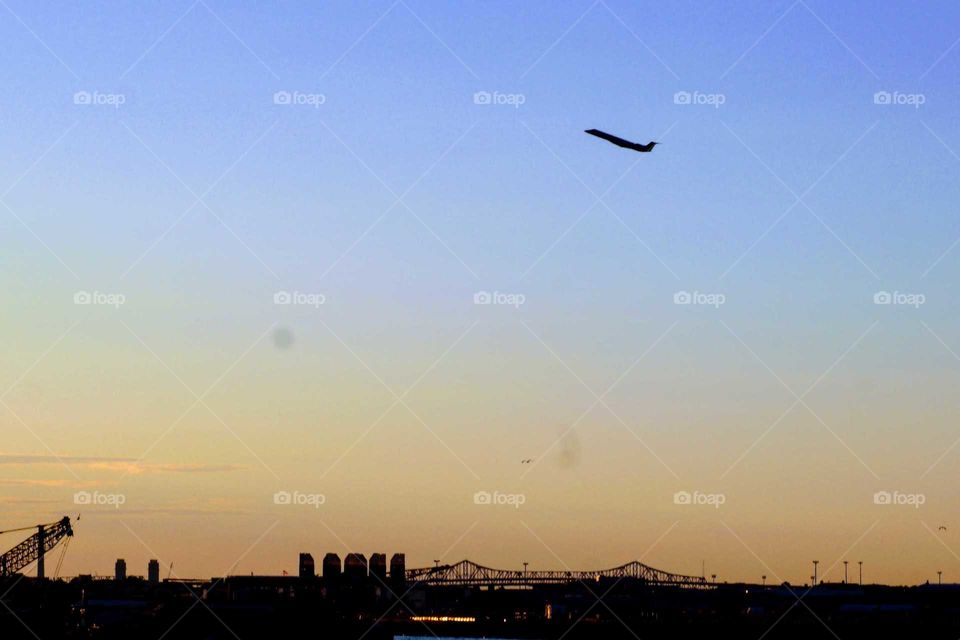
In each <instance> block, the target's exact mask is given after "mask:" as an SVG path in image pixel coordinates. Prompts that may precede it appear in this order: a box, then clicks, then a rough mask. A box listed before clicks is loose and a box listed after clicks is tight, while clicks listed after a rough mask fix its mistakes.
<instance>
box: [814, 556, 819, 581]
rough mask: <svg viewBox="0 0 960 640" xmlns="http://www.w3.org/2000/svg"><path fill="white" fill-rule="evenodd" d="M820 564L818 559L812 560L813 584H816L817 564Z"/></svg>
mask: <svg viewBox="0 0 960 640" xmlns="http://www.w3.org/2000/svg"><path fill="white" fill-rule="evenodd" d="M818 564H820V561H819V560H814V561H813V586H817V565H818Z"/></svg>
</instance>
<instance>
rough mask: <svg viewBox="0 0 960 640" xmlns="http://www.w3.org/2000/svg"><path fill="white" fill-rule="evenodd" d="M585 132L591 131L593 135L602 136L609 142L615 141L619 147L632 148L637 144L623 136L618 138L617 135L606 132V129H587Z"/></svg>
mask: <svg viewBox="0 0 960 640" xmlns="http://www.w3.org/2000/svg"><path fill="white" fill-rule="evenodd" d="M584 133H589V134H590V135H592V136H596V137H598V138H602V139H603V140H606V141H607V142H610V143H613V144H615V145H617V146H618V147H625V148H627V149H632V148H634V147H635V146H636V145H635V144H634V143H632V142H630V141H629V140H624V139H623V138H618V137H617V136H614V135H610V134H609V133H606V132H604V131H600V130H599V129H587V130H586V131H584Z"/></svg>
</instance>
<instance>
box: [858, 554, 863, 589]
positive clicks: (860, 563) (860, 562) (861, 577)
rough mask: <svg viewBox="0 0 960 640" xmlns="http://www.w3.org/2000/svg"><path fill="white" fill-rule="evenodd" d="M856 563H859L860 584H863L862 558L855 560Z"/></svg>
mask: <svg viewBox="0 0 960 640" xmlns="http://www.w3.org/2000/svg"><path fill="white" fill-rule="evenodd" d="M857 564H858V565H860V586H861V587H862V586H863V560H857Z"/></svg>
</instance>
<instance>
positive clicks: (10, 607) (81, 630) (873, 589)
mask: <svg viewBox="0 0 960 640" xmlns="http://www.w3.org/2000/svg"><path fill="white" fill-rule="evenodd" d="M351 555H354V554H351ZM361 557H362V556H358V557H354V558H352V559H350V561H349V562H348V563H345V564H344V570H343V571H342V572H340V571H336V572H334V563H333V560H332V558H329V557H328V558H326V559H325V561H324V566H325V568H326V569H327V571H328V575H322V576H316V575H314V574H313V571H312V568H313V564H312V558H302V559H301V575H299V576H290V577H287V576H230V577H226V578H216V579H211V580H169V579H168V580H165V581H162V582H151V581H150V580H144V579H141V578H136V577H128V578H125V579H123V580H117V579H100V578H93V577H90V576H82V577H79V578H73V579H71V580H69V581H66V580H45V579H35V578H25V577H23V576H9V577H6V578H2V579H0V594H5V595H3V597H2V601H0V604H2V605H3V606H0V638H3V639H4V640H6V639H8V638H9V639H11V640H19V639H21V638H23V639H25V640H36V638H40V639H42V640H47V639H56V638H69V639H98V638H99V639H104V640H108V639H114V638H124V639H129V638H136V639H138V640H140V639H143V640H148V639H155V640H159V639H161V638H164V639H177V638H198V639H200V638H202V639H224V640H230V639H236V638H241V639H243V640H246V639H247V638H250V639H254V638H271V639H272V638H284V637H304V638H336V639H339V638H343V639H350V640H359V639H360V638H369V639H371V640H386V639H393V638H397V637H423V638H435V637H438V638H443V639H445V638H481V637H486V638H506V639H528V638H529V639H534V638H541V639H544V640H559V639H560V638H569V639H571V640H579V639H587V638H589V639H591V640H595V639H600V640H604V639H609V640H618V639H621V638H623V639H627V638H630V639H633V640H635V639H636V638H643V639H647V638H706V637H723V638H726V637H731V638H755V639H759V638H761V637H763V638H790V639H792V638H797V639H800V638H803V639H809V638H841V639H843V640H847V639H848V638H871V639H876V638H916V637H924V638H957V637H960V585H921V586H915V587H890V586H882V585H864V586H863V587H860V586H858V585H849V584H821V585H817V586H816V587H814V588H812V589H810V588H808V587H792V586H790V585H788V584H783V585H779V586H761V585H748V584H710V583H707V582H705V581H703V580H702V579H696V580H695V581H694V582H692V583H689V584H670V583H663V584H661V583H657V582H654V581H652V580H650V579H648V578H645V577H643V576H633V575H626V574H624V575H619V576H617V577H613V576H607V575H603V574H604V573H605V572H597V573H595V574H590V573H584V574H573V573H570V574H567V575H568V579H567V580H563V579H561V576H562V575H563V574H561V573H558V572H550V576H549V577H550V580H543V581H542V582H540V583H537V580H540V578H538V577H537V576H542V574H543V573H546V572H501V573H486V572H484V571H479V569H485V568H483V567H478V565H473V564H472V563H469V565H464V564H463V563H459V564H458V565H448V566H439V567H432V568H428V569H413V570H404V569H403V566H402V565H403V562H402V556H399V560H397V561H395V562H392V563H391V568H394V569H396V571H393V572H390V573H387V572H386V570H385V566H384V565H385V560H384V558H382V557H379V555H378V556H377V557H376V558H375V559H374V558H373V557H371V562H370V563H369V564H370V570H368V571H364V570H363V568H362V567H361V566H358V565H357V563H358V562H360V558H361ZM626 566H629V565H624V567H626ZM336 568H339V562H337V563H336ZM618 569H621V568H618ZM486 571H487V572H489V571H495V570H490V569H486ZM611 571H614V570H611ZM394 574H396V575H394ZM511 576H512V578H511ZM408 577H409V578H410V579H408ZM497 577H500V578H504V577H505V578H508V579H510V580H509V582H512V583H513V584H501V585H498V584H484V583H483V581H484V580H490V581H493V580H494V579H495V578H497ZM451 582H453V584H451Z"/></svg>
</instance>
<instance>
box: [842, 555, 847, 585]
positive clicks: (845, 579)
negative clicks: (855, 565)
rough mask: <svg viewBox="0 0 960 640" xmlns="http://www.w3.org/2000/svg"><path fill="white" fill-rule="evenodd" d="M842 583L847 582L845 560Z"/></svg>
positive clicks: (844, 562)
mask: <svg viewBox="0 0 960 640" xmlns="http://www.w3.org/2000/svg"><path fill="white" fill-rule="evenodd" d="M843 584H847V561H846V560H844V561H843Z"/></svg>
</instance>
